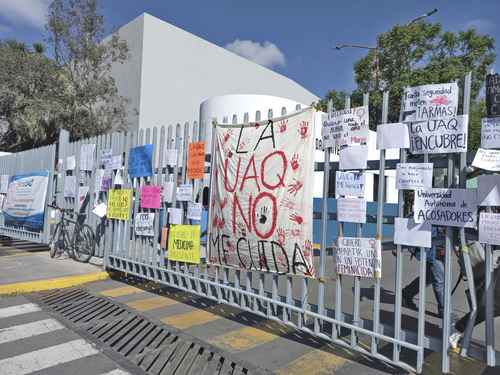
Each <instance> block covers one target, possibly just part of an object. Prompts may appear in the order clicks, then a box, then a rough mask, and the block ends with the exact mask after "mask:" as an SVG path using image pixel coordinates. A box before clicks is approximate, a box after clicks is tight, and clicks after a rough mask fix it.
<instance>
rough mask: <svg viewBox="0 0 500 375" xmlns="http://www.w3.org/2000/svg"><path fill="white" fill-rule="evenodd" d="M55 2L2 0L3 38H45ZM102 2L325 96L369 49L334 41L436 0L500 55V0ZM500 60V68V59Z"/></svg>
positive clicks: (113, 21) (370, 31)
mask: <svg viewBox="0 0 500 375" xmlns="http://www.w3.org/2000/svg"><path fill="white" fill-rule="evenodd" d="M49 2H50V1H49V0H0V38H16V39H20V40H24V41H26V42H28V43H32V42H34V41H41V40H43V39H44V35H43V33H44V30H43V24H44V20H45V11H46V7H47V4H48V3H49ZM479 3H480V4H481V5H480V6H479ZM101 4H102V5H101V6H102V10H103V12H104V15H105V17H106V22H107V25H108V27H109V29H110V30H111V29H113V28H117V27H119V26H121V25H123V24H125V23H127V22H128V21H130V20H132V19H133V18H135V17H137V16H138V15H140V14H141V13H143V12H148V13H150V14H152V15H154V16H156V17H159V18H161V19H163V20H165V21H167V22H170V23H172V24H174V25H176V26H179V27H181V28H183V29H185V30H187V31H189V32H191V33H193V34H196V35H198V36H200V37H202V38H204V39H207V40H209V41H211V42H213V43H215V44H218V45H220V46H228V48H230V49H232V50H235V51H238V52H239V53H240V54H244V55H246V56H248V57H250V58H252V59H254V60H255V61H257V62H259V63H261V64H263V65H267V66H269V67H271V68H272V69H273V70H275V71H277V72H280V73H282V74H284V75H286V76H288V77H290V78H292V79H293V80H295V81H297V82H298V83H300V84H301V85H303V86H304V87H306V88H307V89H309V90H310V91H312V92H313V93H315V94H316V95H318V96H323V95H324V94H325V93H326V92H327V91H328V90H329V89H337V90H352V89H353V88H354V80H353V74H352V65H353V63H354V62H355V61H356V60H357V59H358V58H359V57H361V56H363V55H364V51H362V50H348V49H344V50H342V51H336V50H333V49H332V46H333V45H335V44H336V43H339V42H352V43H360V44H374V41H375V36H376V35H377V33H380V32H383V31H385V30H387V29H389V28H390V27H391V26H392V25H394V24H396V23H405V22H407V21H408V20H410V19H412V18H414V17H416V16H418V15H420V14H422V13H424V12H426V11H428V10H431V9H433V8H438V9H439V12H438V13H437V14H435V15H433V16H432V18H431V20H432V21H436V22H440V23H441V24H443V26H444V28H445V29H447V30H452V31H457V30H462V29H464V28H466V27H468V26H474V27H476V28H477V30H478V31H479V32H486V33H489V34H490V35H492V36H494V37H495V38H496V39H497V40H498V43H497V55H499V56H500V48H499V47H498V46H500V24H498V19H499V15H500V1H498V0H484V1H481V2H479V1H475V2H473V1H470V0H453V1H451V0H449V1H446V0H434V1H430V0H420V1H403V0H372V1H370V0H350V1H336V0H322V1H320V0H307V1H298V0H271V1H270V0H253V1H242V0H210V1H206V0H205V1H201V0H199V1H195V0H182V1H176V0H140V1H138V0H102V1H101ZM497 61H498V58H497ZM496 67H497V69H500V64H498V63H497V65H496Z"/></svg>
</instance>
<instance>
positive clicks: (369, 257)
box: [334, 237, 382, 278]
mask: <svg viewBox="0 0 500 375" xmlns="http://www.w3.org/2000/svg"><path fill="white" fill-rule="evenodd" d="M334 254H335V269H336V272H337V274H340V275H350V276H360V277H367V278H380V277H381V275H382V250H381V244H380V240H376V239H375V238H358V237H339V238H338V239H337V244H336V245H334Z"/></svg>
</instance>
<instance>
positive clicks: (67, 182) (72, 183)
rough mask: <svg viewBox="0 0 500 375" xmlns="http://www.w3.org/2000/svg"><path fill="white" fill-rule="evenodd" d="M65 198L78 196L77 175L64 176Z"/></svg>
mask: <svg viewBox="0 0 500 375" xmlns="http://www.w3.org/2000/svg"><path fill="white" fill-rule="evenodd" d="M64 198H76V177H75V176H66V177H65V178H64Z"/></svg>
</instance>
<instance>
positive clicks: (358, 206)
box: [337, 198, 366, 223]
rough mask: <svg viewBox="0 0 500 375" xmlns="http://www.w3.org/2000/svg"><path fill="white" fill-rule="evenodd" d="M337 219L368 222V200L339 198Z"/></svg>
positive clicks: (350, 221)
mask: <svg viewBox="0 0 500 375" xmlns="http://www.w3.org/2000/svg"><path fill="white" fill-rule="evenodd" d="M337 220H338V221H344V222H349V223H366V200H365V199H359V198H338V199H337Z"/></svg>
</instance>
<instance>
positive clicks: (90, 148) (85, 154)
mask: <svg viewBox="0 0 500 375" xmlns="http://www.w3.org/2000/svg"><path fill="white" fill-rule="evenodd" d="M94 154H95V144H93V143H87V144H84V145H82V147H81V148H80V170H82V171H91V170H92V169H93V167H94Z"/></svg>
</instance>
